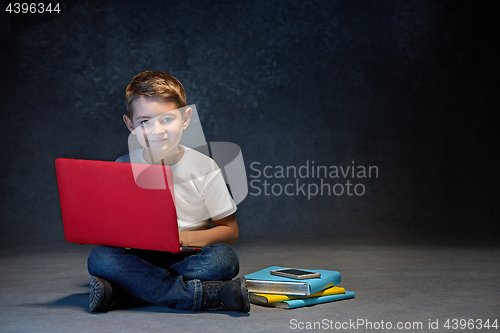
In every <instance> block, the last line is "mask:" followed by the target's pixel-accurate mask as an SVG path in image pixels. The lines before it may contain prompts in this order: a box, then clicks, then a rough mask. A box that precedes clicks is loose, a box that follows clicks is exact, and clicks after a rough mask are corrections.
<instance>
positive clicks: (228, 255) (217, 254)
mask: <svg viewBox="0 0 500 333" xmlns="http://www.w3.org/2000/svg"><path fill="white" fill-rule="evenodd" d="M206 248H208V249H210V250H209V251H210V254H209V255H210V256H211V257H212V260H213V263H214V264H215V265H216V267H217V270H218V271H219V274H220V279H221V280H230V279H232V278H234V277H235V276H236V275H238V273H239V271H240V262H239V259H238V254H236V251H235V250H234V249H233V248H232V247H231V246H230V245H227V244H223V243H221V244H213V245H209V246H207V247H206Z"/></svg>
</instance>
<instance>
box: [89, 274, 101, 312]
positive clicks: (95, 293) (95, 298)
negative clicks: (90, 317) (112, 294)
mask: <svg viewBox="0 0 500 333" xmlns="http://www.w3.org/2000/svg"><path fill="white" fill-rule="evenodd" d="M103 301H104V284H103V283H102V281H101V279H99V278H96V277H95V276H92V277H91V278H90V298H89V311H90V312H97V311H99V309H100V308H101V305H102V303H103Z"/></svg>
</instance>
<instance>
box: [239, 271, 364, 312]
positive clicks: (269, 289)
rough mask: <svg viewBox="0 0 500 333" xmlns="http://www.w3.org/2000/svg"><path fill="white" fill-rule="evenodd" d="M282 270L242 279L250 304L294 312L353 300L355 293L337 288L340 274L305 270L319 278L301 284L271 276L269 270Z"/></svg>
mask: <svg viewBox="0 0 500 333" xmlns="http://www.w3.org/2000/svg"><path fill="white" fill-rule="evenodd" d="M282 268H284V267H278V266H272V267H268V268H265V269H262V270H260V271H257V272H255V273H251V274H248V275H245V278H246V282H247V287H248V292H249V294H250V302H251V303H253V304H258V305H264V306H272V307H278V308H283V309H294V308H298V307H303V306H310V305H315V304H321V303H326V302H333V301H338V300H342V299H347V298H353V297H354V292H352V291H346V290H345V289H344V288H340V287H337V285H338V284H339V283H340V273H339V272H336V271H329V270H310V269H308V271H311V272H315V273H320V274H321V277H320V278H312V279H303V280H297V279H292V278H287V277H282V276H276V275H271V273H270V271H271V270H276V269H282Z"/></svg>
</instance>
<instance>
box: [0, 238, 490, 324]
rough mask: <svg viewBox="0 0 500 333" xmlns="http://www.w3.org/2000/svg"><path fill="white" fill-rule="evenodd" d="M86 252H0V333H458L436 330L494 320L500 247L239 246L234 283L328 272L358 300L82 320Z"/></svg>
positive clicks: (142, 311) (145, 310)
mask: <svg viewBox="0 0 500 333" xmlns="http://www.w3.org/2000/svg"><path fill="white" fill-rule="evenodd" d="M91 248H92V246H87V245H85V246H79V245H74V244H69V243H61V244H51V245H48V244H46V245H44V246H37V247H32V248H28V249H26V248H23V249H22V250H19V249H16V247H9V248H7V249H5V250H4V251H3V252H2V255H1V256H0V269H1V271H0V282H1V284H0V295H1V300H2V302H1V303H0V332H68V331H74V332H287V331H309V330H307V329H303V330H300V329H299V328H300V327H302V326H298V325H305V327H307V326H306V325H308V322H309V323H312V324H311V325H313V324H314V322H321V323H323V324H328V325H330V324H329V323H330V321H332V323H333V325H334V323H335V322H339V323H344V322H345V324H344V325H346V324H347V323H349V321H351V322H355V321H357V320H365V322H371V324H372V325H374V326H372V327H373V328H374V329H369V326H366V325H360V326H358V327H353V326H350V327H351V329H348V330H335V329H328V331H360V332H362V331H365V332H366V331H375V328H377V325H382V321H383V322H384V325H387V322H391V323H392V324H393V325H396V323H397V322H404V323H406V322H408V323H407V324H406V325H414V324H413V323H418V322H421V323H422V329H411V330H401V331H421V332H426V331H432V332H451V331H457V330H453V329H446V328H444V324H445V322H446V320H447V319H475V320H477V319H482V320H483V321H485V320H486V319H490V323H491V322H492V320H494V319H497V318H498V319H500V318H499V317H500V316H499V314H500V301H499V296H500V292H499V291H500V284H499V283H498V280H499V278H500V260H499V259H500V248H498V247H493V246H472V245H448V246H422V245H420V246H419V245H380V244H378V245H377V244H372V245H360V244H359V243H358V244H357V243H356V242H351V243H349V242H344V243H343V244H338V243H337V244H335V245H331V244H328V243H327V242H322V243H314V244H313V243H312V242H303V243H302V244H300V245H299V243H298V242H278V243H276V242H271V241H265V240H261V241H260V242H258V243H257V242H245V241H242V242H239V243H237V244H236V245H235V248H236V249H237V251H238V254H239V256H240V261H241V274H240V275H244V274H248V273H251V272H253V271H256V270H259V269H262V268H264V267H267V266H272V265H278V266H293V267H300V268H309V269H314V268H318V269H333V270H337V271H339V272H340V273H341V274H342V282H341V286H342V287H345V288H346V289H347V290H352V291H354V292H355V293H356V298H355V299H351V300H345V301H339V302H335V303H327V304H322V305H317V306H313V307H308V308H301V309H294V310H282V309H275V308H265V307H260V306H256V305H253V306H252V308H251V311H250V313H249V314H237V313H230V312H214V313H207V312H202V313H193V312H185V311H177V310H173V309H168V308H161V307H156V306H145V307H140V308H136V309H130V310H119V311H112V312H109V313H103V314H90V313H88V312H87V306H88V281H89V276H88V273H87V271H86V257H87V255H88V253H89V252H90V250H91ZM429 320H430V321H431V322H435V321H436V320H439V322H438V323H439V329H438V330H430V329H429V328H428V325H429ZM359 323H360V324H362V322H361V321H360V322H359ZM452 323H453V322H451V324H452ZM476 323H477V322H476ZM295 324H296V325H297V326H296V325H295ZM316 325H318V324H316ZM367 325H369V324H367ZM416 325H418V324H416ZM476 325H477V324H476ZM316 327H318V326H316ZM333 327H334V326H333ZM384 327H386V326H384ZM293 328H296V329H293ZM323 328H326V327H323ZM318 331H319V329H318ZM377 331H385V330H382V329H379V330H377ZM392 331H399V330H398V329H393V330H392ZM458 331H462V332H465V331H471V330H469V329H466V330H460V329H458ZM472 331H474V332H479V331H485V332H492V331H498V330H495V329H490V330H487V329H475V330H472Z"/></svg>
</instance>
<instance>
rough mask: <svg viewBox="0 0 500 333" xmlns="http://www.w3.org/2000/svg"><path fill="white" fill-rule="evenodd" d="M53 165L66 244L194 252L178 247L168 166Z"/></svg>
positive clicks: (82, 162)
mask: <svg viewBox="0 0 500 333" xmlns="http://www.w3.org/2000/svg"><path fill="white" fill-rule="evenodd" d="M55 163H56V173H57V183H58V187H59V198H60V201H61V211H62V219H63V224H64V235H65V237H66V240H67V241H68V242H72V243H83V244H95V245H109V246H118V247H126V248H136V249H145V250H156V251H168V252H180V251H184V250H186V251H192V250H196V249H195V248H182V249H181V247H180V245H179V231H178V226H177V214H176V211H175V203H174V195H173V181H172V170H171V169H170V167H168V166H161V165H148V164H131V163H117V162H103V161H88V160H77V159H66V158H58V159H57V160H56V162H55ZM132 167H133V168H134V170H132Z"/></svg>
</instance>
